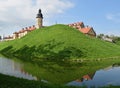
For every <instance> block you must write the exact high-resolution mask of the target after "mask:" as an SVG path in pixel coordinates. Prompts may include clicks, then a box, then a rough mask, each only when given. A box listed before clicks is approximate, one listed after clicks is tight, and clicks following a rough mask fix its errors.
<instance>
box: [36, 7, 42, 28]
mask: <svg viewBox="0 0 120 88" xmlns="http://www.w3.org/2000/svg"><path fill="white" fill-rule="evenodd" d="M42 26H43V15H42V13H41V9H39V11H38V14H37V17H36V28H37V29H39V28H41V27H42Z"/></svg>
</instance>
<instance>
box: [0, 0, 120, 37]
mask: <svg viewBox="0 0 120 88" xmlns="http://www.w3.org/2000/svg"><path fill="white" fill-rule="evenodd" d="M119 6H120V0H0V35H1V36H8V35H12V34H13V32H16V31H19V30H21V29H22V28H25V27H29V26H32V25H35V24H36V14H37V13H38V9H39V8H40V9H41V10H42V13H43V17H44V19H43V24H44V26H50V25H54V24H56V23H58V24H69V23H74V22H84V24H85V25H89V26H91V27H93V28H94V30H95V31H96V33H97V34H100V33H104V34H108V35H117V36H120V9H119Z"/></svg>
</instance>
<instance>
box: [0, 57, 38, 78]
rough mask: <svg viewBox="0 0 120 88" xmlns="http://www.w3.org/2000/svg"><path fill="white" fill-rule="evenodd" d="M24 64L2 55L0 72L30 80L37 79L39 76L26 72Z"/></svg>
mask: <svg viewBox="0 0 120 88" xmlns="http://www.w3.org/2000/svg"><path fill="white" fill-rule="evenodd" d="M23 66H24V64H22V63H19V62H16V61H14V60H11V59H7V58H3V57H0V73H2V74H6V75H10V76H15V77H19V78H24V79H29V80H36V79H37V78H36V77H35V76H32V75H31V74H29V73H28V72H26V71H25V70H24V68H23Z"/></svg>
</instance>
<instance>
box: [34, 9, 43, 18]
mask: <svg viewBox="0 0 120 88" xmlns="http://www.w3.org/2000/svg"><path fill="white" fill-rule="evenodd" d="M36 18H43V15H42V13H41V9H39V11H38V14H37V17H36Z"/></svg>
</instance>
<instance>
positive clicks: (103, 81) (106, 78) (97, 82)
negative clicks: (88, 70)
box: [67, 66, 120, 87]
mask: <svg viewBox="0 0 120 88" xmlns="http://www.w3.org/2000/svg"><path fill="white" fill-rule="evenodd" d="M119 77H120V67H117V66H109V67H107V68H104V69H101V70H98V71H96V72H95V73H93V74H86V75H84V76H83V77H82V78H81V79H77V80H75V81H72V82H69V83H68V84H67V85H73V86H87V87H93V86H94V87H100V86H107V85H120V79H119Z"/></svg>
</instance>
